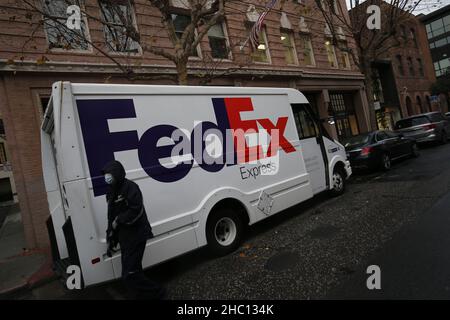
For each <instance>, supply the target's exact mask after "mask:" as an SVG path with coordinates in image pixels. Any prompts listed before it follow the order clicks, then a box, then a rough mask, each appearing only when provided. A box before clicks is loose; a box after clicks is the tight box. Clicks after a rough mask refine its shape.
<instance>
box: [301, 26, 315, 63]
mask: <svg viewBox="0 0 450 320" xmlns="http://www.w3.org/2000/svg"><path fill="white" fill-rule="evenodd" d="M302 37H305V38H306V39H307V41H308V43H309V46H310V49H311V62H312V64H305V67H316V58H315V56H314V46H313V43H312V38H311V36H310V35H306V34H305V35H302ZM304 43H305V42H304V41H303V44H304ZM303 50H305V48H303ZM303 61H304V60H303Z"/></svg>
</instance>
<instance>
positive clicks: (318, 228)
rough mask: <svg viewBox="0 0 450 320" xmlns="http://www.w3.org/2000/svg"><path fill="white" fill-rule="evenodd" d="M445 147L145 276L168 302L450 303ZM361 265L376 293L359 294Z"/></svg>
mask: <svg viewBox="0 0 450 320" xmlns="http://www.w3.org/2000/svg"><path fill="white" fill-rule="evenodd" d="M449 208H450V144H447V145H443V146H442V145H441V146H431V147H426V148H424V149H422V150H421V156H420V157H419V158H417V159H405V160H403V161H401V162H398V163H395V164H394V165H393V167H392V169H391V170H390V171H389V172H375V173H364V174H357V175H354V176H353V177H352V178H351V180H350V181H349V183H348V185H347V190H346V193H345V194H344V195H342V196H340V197H337V198H330V197H329V196H328V195H327V194H321V195H319V196H317V197H315V198H314V199H312V200H310V201H307V202H306V203H303V204H300V205H297V206H295V207H293V208H291V209H289V210H287V211H285V212H283V213H280V214H278V215H276V216H274V217H272V218H270V219H267V220H265V221H263V222H261V223H258V224H256V225H254V226H252V227H250V228H249V230H248V235H247V236H246V238H245V241H244V243H243V245H242V246H241V247H240V248H239V249H238V250H237V251H236V252H234V253H233V254H230V255H228V256H225V257H222V258H211V257H209V256H208V254H207V253H206V251H205V250H203V249H200V250H197V251H194V252H192V253H189V254H187V255H185V256H182V257H179V258H176V259H173V260H171V261H168V262H166V263H164V264H161V265H159V266H156V267H154V268H150V269H149V270H147V271H146V273H147V275H148V276H150V277H151V278H153V279H155V280H157V281H160V282H161V283H163V284H164V285H165V286H166V287H167V289H168V298H169V299H324V298H338V299H340V298H343V299H346V298H363V299H364V298H368V299H372V298H375V299H376V298H394V299H395V298H450V250H449V249H448V248H449V247H450V232H449V231H450V210H449ZM369 265H378V266H379V267H380V269H381V290H376V291H374V290H368V289H367V287H366V280H367V278H368V277H369V275H368V274H367V273H366V269H367V267H368V266H369ZM16 298H17V299H54V298H58V299H123V298H124V289H123V287H122V285H121V283H120V282H113V283H109V284H105V285H100V286H97V287H93V288H88V289H85V290H82V291H67V290H65V289H63V287H62V285H61V284H60V283H59V282H57V281H55V282H52V283H50V284H48V285H46V286H43V287H41V288H38V289H35V290H33V291H30V292H26V293H21V294H20V295H18V296H17V297H16Z"/></svg>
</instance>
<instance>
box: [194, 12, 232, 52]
mask: <svg viewBox="0 0 450 320" xmlns="http://www.w3.org/2000/svg"><path fill="white" fill-rule="evenodd" d="M217 24H220V25H221V27H222V31H223V34H224V39H225V43H226V47H227V50H228V57H227V58H214V57H213V56H212V48H211V44H210V42H209V35H208V34H206V36H207V37H208V45H209V48H210V49H211V57H212V59H213V61H233V52H232V49H231V45H230V38H229V36H228V30H227V24H226V22H225V20H223V21H220V22H217ZM208 31H209V30H208ZM196 32H197V30H196ZM199 56H200V55H199Z"/></svg>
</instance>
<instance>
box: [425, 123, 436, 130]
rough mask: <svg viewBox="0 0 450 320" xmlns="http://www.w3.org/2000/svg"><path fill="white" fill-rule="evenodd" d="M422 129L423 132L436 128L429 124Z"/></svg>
mask: <svg viewBox="0 0 450 320" xmlns="http://www.w3.org/2000/svg"><path fill="white" fill-rule="evenodd" d="M423 128H424V129H425V130H431V129H435V128H436V124H434V123H430V124H427V125H424V126H423Z"/></svg>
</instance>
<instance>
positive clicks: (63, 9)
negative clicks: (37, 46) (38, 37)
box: [43, 0, 90, 50]
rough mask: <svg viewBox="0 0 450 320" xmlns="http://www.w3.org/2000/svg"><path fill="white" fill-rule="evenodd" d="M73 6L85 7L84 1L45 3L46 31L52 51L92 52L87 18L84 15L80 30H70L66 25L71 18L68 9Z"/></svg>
mask: <svg viewBox="0 0 450 320" xmlns="http://www.w3.org/2000/svg"><path fill="white" fill-rule="evenodd" d="M71 4H76V5H78V6H79V7H81V8H83V7H84V1H76V0H71V1H69V0H54V1H43V12H44V13H45V14H46V16H48V17H44V30H45V34H46V35H47V41H48V45H49V48H50V49H65V50H90V46H89V31H88V28H87V23H86V17H85V16H84V15H83V18H82V19H81V23H80V30H76V29H74V30H70V29H69V28H68V27H67V25H66V23H67V19H68V18H69V16H70V15H69V14H67V8H68V6H69V5H71Z"/></svg>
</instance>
